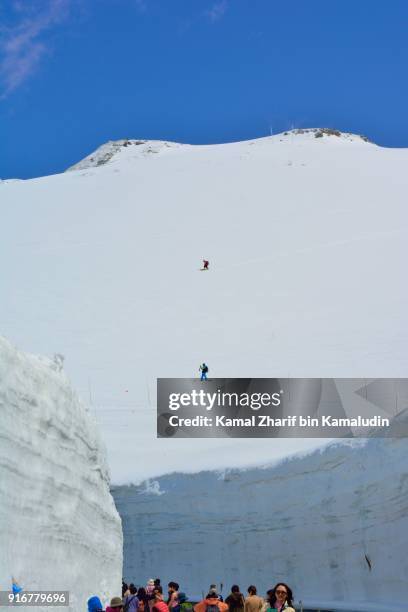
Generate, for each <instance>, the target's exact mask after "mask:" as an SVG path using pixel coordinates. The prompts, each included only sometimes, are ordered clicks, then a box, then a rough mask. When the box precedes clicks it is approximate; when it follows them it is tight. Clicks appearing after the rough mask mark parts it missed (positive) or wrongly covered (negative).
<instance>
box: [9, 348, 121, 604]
mask: <svg viewBox="0 0 408 612" xmlns="http://www.w3.org/2000/svg"><path fill="white" fill-rule="evenodd" d="M60 367H61V363H60V361H59V360H58V358H57V359H56V360H55V362H52V361H49V360H47V359H40V358H38V357H34V356H32V355H25V354H23V353H21V352H19V351H17V350H16V349H15V348H14V347H12V346H11V345H10V344H9V343H8V342H7V341H5V340H4V339H2V338H0V415H1V429H0V542H1V547H0V548H1V551H0V590H1V591H5V590H10V588H11V576H14V578H15V579H16V580H17V581H18V582H19V583H20V585H21V586H23V587H24V589H25V590H37V589H38V590H43V591H48V590H63V591H69V592H70V606H69V608H64V609H69V610H72V611H75V612H78V611H79V610H85V609H86V600H87V598H88V597H89V596H91V595H93V594H98V595H100V596H101V597H102V598H103V600H104V601H105V603H106V601H107V600H108V597H111V596H112V595H113V594H120V588H121V577H122V529H121V521H120V518H119V515H118V513H117V511H116V508H115V505H114V503H113V499H112V497H111V495H110V492H109V478H108V469H107V465H106V456H105V450H104V448H103V445H102V444H101V441H100V437H99V433H98V432H97V429H96V427H95V423H94V420H93V419H92V417H91V416H90V415H89V414H88V413H87V412H86V411H85V409H84V406H83V405H82V404H81V403H80V402H79V400H78V398H77V396H76V394H75V393H74V391H73V390H72V387H71V386H70V384H69V383H68V381H67V378H66V376H65V374H64V373H63V372H62V371H61V370H60ZM36 609H44V610H47V609H48V608H36Z"/></svg>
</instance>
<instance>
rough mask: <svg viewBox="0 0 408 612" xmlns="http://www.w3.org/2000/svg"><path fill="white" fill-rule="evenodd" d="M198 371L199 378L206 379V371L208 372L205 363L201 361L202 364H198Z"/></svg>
mask: <svg viewBox="0 0 408 612" xmlns="http://www.w3.org/2000/svg"><path fill="white" fill-rule="evenodd" d="M199 372H201V380H208V379H207V373H208V366H207V364H205V363H203V364H202V365H200V368H199Z"/></svg>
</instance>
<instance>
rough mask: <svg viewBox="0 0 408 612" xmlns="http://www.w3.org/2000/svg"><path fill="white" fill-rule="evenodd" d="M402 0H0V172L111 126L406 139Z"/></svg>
mask: <svg viewBox="0 0 408 612" xmlns="http://www.w3.org/2000/svg"><path fill="white" fill-rule="evenodd" d="M407 26H408V3H407V2H406V0H392V2H385V0H279V1H277V0H36V1H34V0H5V1H3V2H2V3H1V4H0V129H1V138H0V178H8V177H20V178H28V177H33V176H39V175H45V174H51V173H55V172H60V171H63V170H64V169H65V168H66V167H68V166H69V165H70V164H72V163H74V162H76V161H78V160H79V159H80V158H82V157H84V156H85V155H87V154H88V153H90V152H91V151H92V150H94V149H95V148H96V147H97V146H99V145H100V144H102V143H103V142H106V141H107V140H113V139H118V138H125V137H128V138H152V139H163V140H175V141H181V142H190V143H216V142H226V141H233V140H241V139H247V138H255V137H258V136H264V135H267V134H269V133H270V131H271V130H272V131H273V132H274V133H276V132H278V131H283V130H285V129H288V128H290V127H291V126H294V127H308V126H330V127H336V128H338V129H341V130H344V131H352V132H357V133H363V134H366V135H368V136H369V137H370V138H371V139H373V140H374V141H375V142H377V143H378V144H382V145H384V146H396V147H404V146H408V122H407V121H406V108H408V79H407V66H408V62H407V60H408V53H407V46H408V36H407V33H408V28H407Z"/></svg>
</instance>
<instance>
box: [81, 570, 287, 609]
mask: <svg viewBox="0 0 408 612" xmlns="http://www.w3.org/2000/svg"><path fill="white" fill-rule="evenodd" d="M88 612H104V609H103V605H102V603H101V600H100V599H99V597H97V596H94V597H91V598H90V599H89V600H88ZM106 612H295V609H294V607H293V593H292V589H291V588H290V587H289V586H288V585H287V584H285V583H284V582H278V584H276V585H275V586H274V587H273V589H269V590H268V591H267V592H266V597H260V596H259V595H258V593H257V588H256V586H254V585H251V586H249V587H248V589H247V595H246V596H245V595H244V594H243V593H242V592H241V589H240V588H239V586H238V585H237V584H234V585H233V586H232V587H231V593H230V594H229V595H228V597H226V598H225V601H224V599H223V597H222V595H221V594H220V593H219V592H218V589H217V586H216V585H215V584H212V585H211V586H210V588H209V589H208V594H207V596H206V597H205V598H204V599H202V601H200V602H198V603H194V602H191V601H189V599H188V597H187V596H186V594H185V593H184V592H183V591H182V590H181V589H180V585H179V584H178V583H177V582H173V581H172V582H169V583H168V585H167V595H164V593H163V587H162V585H161V582H160V578H156V579H155V580H153V578H151V579H150V580H149V581H148V583H147V585H146V586H145V587H136V586H135V585H134V584H133V583H131V584H129V585H127V584H126V583H125V582H123V584H122V597H113V598H112V599H111V601H110V605H109V606H107V607H106Z"/></svg>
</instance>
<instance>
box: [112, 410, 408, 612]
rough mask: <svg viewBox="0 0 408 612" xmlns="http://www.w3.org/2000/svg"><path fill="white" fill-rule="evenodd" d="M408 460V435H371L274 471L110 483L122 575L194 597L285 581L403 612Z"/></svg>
mask: <svg viewBox="0 0 408 612" xmlns="http://www.w3.org/2000/svg"><path fill="white" fill-rule="evenodd" d="M406 418H408V415H406ZM273 443H274V442H273V440H271V444H273ZM407 458H408V445H407V440H406V438H401V439H392V438H390V439H381V438H372V439H369V440H368V441H366V442H365V441H364V440H354V441H348V442H341V443H336V444H332V445H330V446H328V447H326V448H324V449H323V450H317V451H314V452H313V453H311V454H309V455H305V456H299V457H294V458H290V459H288V460H286V461H283V462H282V463H280V464H278V465H276V466H273V467H265V468H258V469H256V468H251V469H247V470H242V469H233V470H226V471H222V472H221V471H220V472H216V471H206V472H200V473H197V474H181V473H178V474H170V475H168V476H162V477H160V478H157V479H155V480H150V481H146V482H144V483H142V484H141V485H139V486H115V487H112V494H113V496H114V498H115V502H116V506H117V508H118V511H119V513H120V515H121V517H122V521H123V533H124V538H125V548H124V577H125V579H129V580H130V579H137V580H139V581H143V580H144V579H146V578H148V577H151V576H152V575H154V576H156V575H158V576H160V577H161V578H162V579H163V584H165V583H166V581H167V580H176V581H177V582H180V584H181V589H182V590H183V591H186V592H187V593H188V595H190V596H191V597H201V596H202V592H203V591H204V590H205V589H208V586H209V585H210V584H211V583H217V584H220V583H223V584H224V594H225V590H227V591H228V589H229V588H230V587H231V585H232V584H234V583H236V584H239V585H240V586H241V589H242V591H243V592H244V589H246V588H247V586H248V585H249V584H256V585H257V587H258V590H259V593H260V594H262V595H263V594H264V593H265V592H266V590H267V589H269V588H272V587H273V586H274V584H275V583H276V582H277V581H278V580H282V581H284V582H287V583H288V584H290V585H291V586H292V587H293V589H294V593H295V596H296V600H297V601H298V600H299V599H302V600H303V602H304V603H305V604H306V605H308V606H310V607H316V608H323V609H329V610H335V609H336V610H353V612H355V611H357V610H364V611H365V612H367V611H374V612H379V611H380V610H381V611H382V610H386V611H387V612H390V611H391V610H392V611H395V610H398V611H400V612H405V611H406V610H407V598H406V594H407V582H406V581H407V575H408V558H407V554H406V552H407V550H408V470H407ZM186 460H188V457H186ZM175 572H176V573H175Z"/></svg>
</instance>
